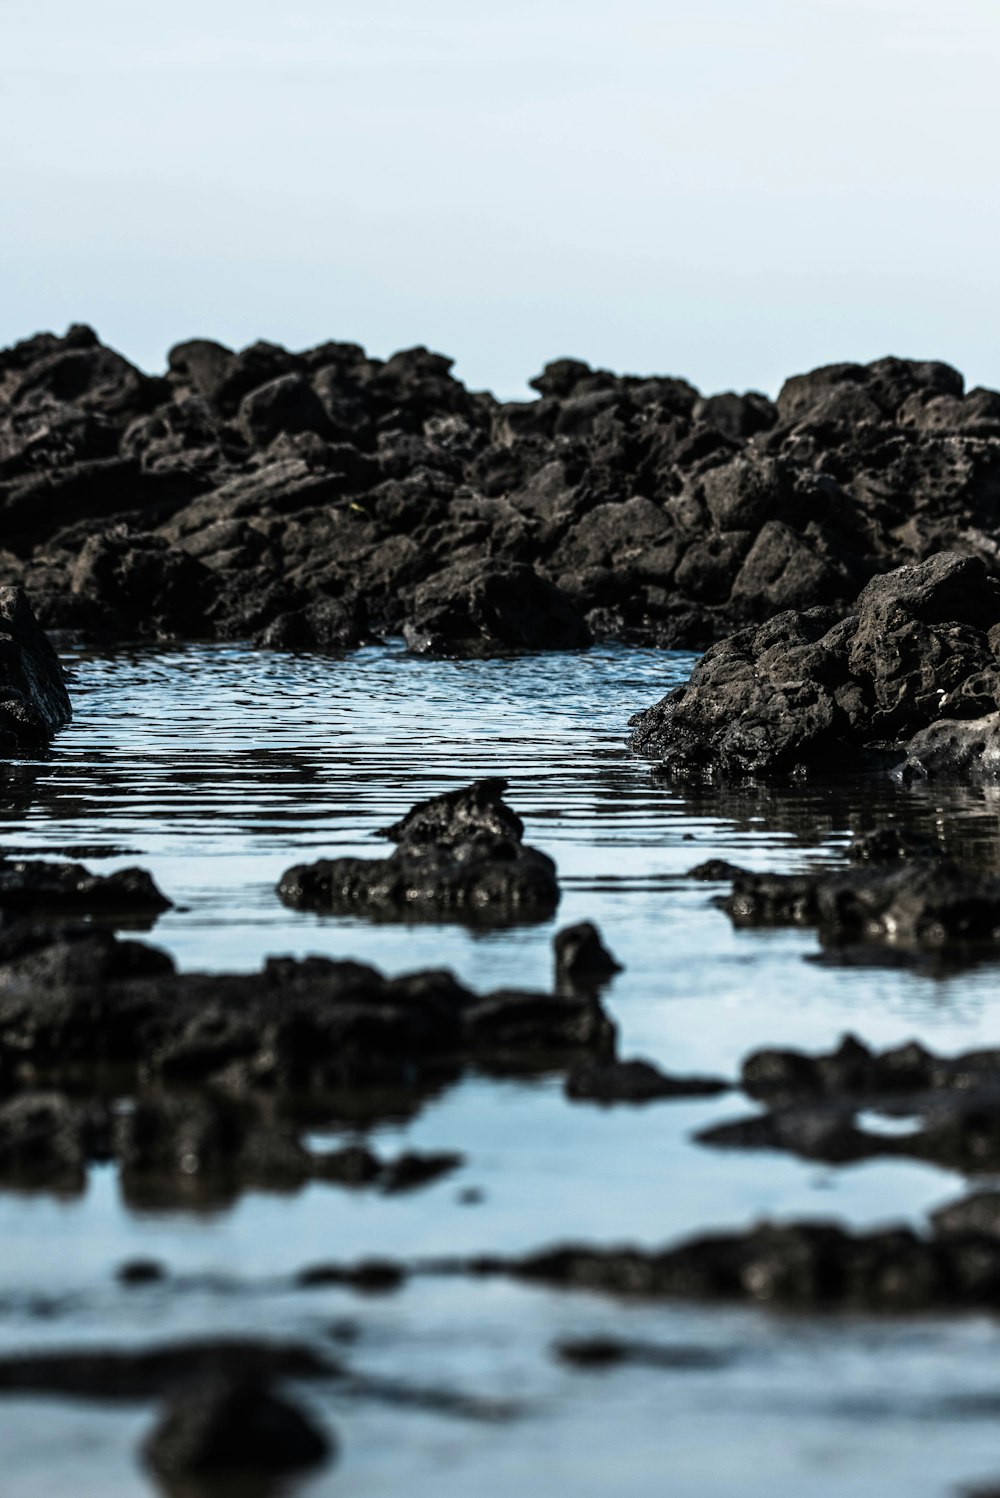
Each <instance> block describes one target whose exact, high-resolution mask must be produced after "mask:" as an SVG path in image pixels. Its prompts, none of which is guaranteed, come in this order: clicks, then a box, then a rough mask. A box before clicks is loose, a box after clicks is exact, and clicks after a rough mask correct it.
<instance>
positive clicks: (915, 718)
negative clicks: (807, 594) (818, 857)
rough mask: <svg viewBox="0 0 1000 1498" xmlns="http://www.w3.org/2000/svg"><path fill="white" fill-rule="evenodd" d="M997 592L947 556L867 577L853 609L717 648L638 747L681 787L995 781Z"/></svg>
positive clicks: (652, 713)
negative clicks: (830, 776) (896, 769)
mask: <svg viewBox="0 0 1000 1498" xmlns="http://www.w3.org/2000/svg"><path fill="white" fill-rule="evenodd" d="M997 624H1000V584H998V583H997V582H996V581H995V580H994V579H993V578H992V577H990V576H989V575H988V573H987V570H986V567H985V565H984V564H983V563H982V562H981V561H980V560H978V559H977V558H973V557H968V556H958V555H955V554H953V553H941V554H939V555H937V556H934V557H931V558H929V559H928V560H927V561H925V562H922V563H920V564H919V565H918V566H907V567H900V568H897V569H896V570H895V571H894V572H890V573H887V574H884V575H882V576H879V577H876V578H873V579H872V581H871V582H870V583H869V584H868V585H867V587H866V588H864V589H863V591H862V592H861V594H860V595H859V597H858V599H857V602H856V604H855V608H854V612H853V613H852V614H850V615H849V616H848V617H846V618H838V617H837V616H836V615H835V614H834V613H831V611H830V610H829V609H827V608H820V607H814V608H809V609H806V610H805V611H804V612H798V613H796V612H792V611H789V612H785V613H781V614H778V615H776V617H774V618H773V619H771V620H770V621H769V623H767V624H765V625H763V626H761V627H759V628H753V627H751V628H747V629H744V630H741V631H739V632H738V633H737V634H735V635H732V636H730V638H729V639H728V640H725V641H723V642H721V643H720V644H718V645H715V646H713V647H712V648H711V649H710V650H709V651H708V652H707V653H706V654H705V655H704V656H703V657H702V659H701V660H700V661H699V663H698V665H697V666H696V667H695V669H694V671H693V673H692V675H691V678H690V681H689V682H688V683H687V685H685V686H681V687H677V688H675V689H674V691H672V692H671V693H670V694H669V695H668V696H667V697H665V698H663V699H662V700H661V701H660V702H659V703H657V704H656V705H655V706H654V707H651V708H648V709H647V710H646V711H644V712H641V713H639V714H637V715H636V716H635V717H633V718H632V719H631V723H632V726H633V727H634V730H635V731H634V734H633V737H632V744H633V747H634V748H635V749H636V750H637V751H639V752H641V753H643V754H647V755H650V756H657V757H659V758H660V759H661V761H662V769H663V771H664V773H666V774H667V775H669V776H671V777H677V778H680V779H685V778H695V779H699V778H701V779H712V778H737V779H739V778H741V777H747V776H750V777H752V776H757V775H774V774H792V773H801V772H802V771H805V770H810V769H812V770H817V769H819V770H824V771H825V772H827V773H839V772H841V771H843V770H845V769H857V768H858V767H861V766H864V765H865V764H866V763H868V764H870V765H879V764H881V765H890V764H893V763H896V764H899V763H900V762H901V761H903V760H904V759H906V761H907V764H906V773H907V774H908V775H910V776H915V775H922V776H927V777H938V778H955V777H956V776H958V775H961V776H963V777H968V776H970V775H971V776H977V777H979V778H990V777H992V776H994V775H996V774H997V773H998V766H1000V759H998V758H997V755H996V752H995V749H994V747H993V738H992V735H993V731H994V729H993V724H994V718H995V716H996V710H997V696H996V693H997V691H998V690H1000V667H998V662H997V657H996V656H995V654H994V650H993V643H992V641H993V639H994V638H998V639H1000V634H998V632H997V631H996V630H995V628H994V627H995V626H996V625H997Z"/></svg>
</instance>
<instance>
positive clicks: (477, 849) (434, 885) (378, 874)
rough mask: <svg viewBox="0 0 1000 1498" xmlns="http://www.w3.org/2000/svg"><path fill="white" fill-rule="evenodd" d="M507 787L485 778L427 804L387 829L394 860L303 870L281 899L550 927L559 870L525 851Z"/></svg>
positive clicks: (291, 875)
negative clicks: (547, 923)
mask: <svg viewBox="0 0 1000 1498" xmlns="http://www.w3.org/2000/svg"><path fill="white" fill-rule="evenodd" d="M506 785H507V782H506V781H504V780H477V781H475V782H473V784H472V785H470V786H465V787H463V788H462V789H460V790H456V791H448V792H446V793H445V794H444V795H442V796H436V797H434V798H433V799H432V800H429V801H423V802H420V803H419V804H418V805H417V806H415V807H414V808H413V809H412V810H411V811H410V812H409V813H408V814H407V815H406V816H405V817H403V818H402V820H401V821H399V822H397V823H395V824H394V825H393V826H392V827H388V828H386V829H385V831H384V834H383V835H384V836H385V837H387V838H389V839H390V840H391V841H393V842H395V844H396V848H395V850H394V851H393V853H392V854H391V855H390V857H389V858H378V859H371V858H334V859H328V858H324V859H320V860H319V861H318V862H316V863H311V864H297V865H295V866H294V867H293V868H290V869H288V870H287V871H286V872H285V874H283V875H282V878H281V881H280V883H279V885H278V894H279V895H280V897H281V899H282V900H283V901H284V903H285V904H286V905H290V906H292V907H293V908H294V909H296V910H315V911H323V912H327V913H336V914H362V915H367V916H369V917H372V918H373V919H377V920H432V921H437V920H457V921H463V922H468V923H470V924H482V925H511V924H514V923H516V922H519V921H537V920H545V919H546V918H547V917H548V916H550V915H551V914H552V913H553V911H554V910H555V908H556V906H557V904H558V903H559V885H558V882H557V879H556V867H555V864H554V863H553V862H552V859H551V858H549V857H548V855H547V854H545V853H541V852H540V851H539V850H538V849H537V848H531V847H528V846H526V845H525V843H524V841H523V838H524V824H523V822H522V821H521V819H520V817H518V816H517V815H516V813H515V812H513V811H512V810H511V808H510V807H509V806H508V805H507V804H506V802H505V801H504V800H503V792H504V790H505V789H506Z"/></svg>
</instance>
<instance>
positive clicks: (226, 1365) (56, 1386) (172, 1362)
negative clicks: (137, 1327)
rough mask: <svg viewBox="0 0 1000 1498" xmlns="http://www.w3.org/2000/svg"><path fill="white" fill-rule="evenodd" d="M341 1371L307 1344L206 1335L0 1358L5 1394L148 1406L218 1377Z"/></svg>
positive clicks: (322, 1374)
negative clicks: (180, 1388)
mask: <svg viewBox="0 0 1000 1498" xmlns="http://www.w3.org/2000/svg"><path fill="white" fill-rule="evenodd" d="M340 1373H341V1368H340V1365H339V1363H337V1362H335V1361H333V1360H332V1359H329V1358H327V1357H324V1356H322V1355H321V1354H319V1353H318V1352H315V1351H314V1350H313V1349H312V1348H311V1347H307V1346H306V1345H305V1344H304V1343H296V1342H268V1341H265V1340H262V1339H259V1338H254V1337H204V1338H193V1339H190V1340H182V1341H176V1342H166V1343H161V1344H157V1345H154V1346H152V1347H139V1348H129V1349H124V1348H105V1347H88V1348H80V1349H75V1350H74V1349H64V1348H56V1349H54V1350H51V1349H50V1350H46V1351H44V1352H27V1353H8V1354H7V1355H5V1356H3V1357H0V1394H26V1393H31V1394H60V1395H69V1396H71V1397H72V1398H76V1399H106V1400H118V1399H120V1400H127V1401H133V1400H140V1401H143V1400H147V1399H156V1398H159V1397H161V1396H162V1395H164V1394H169V1393H170V1392H171V1390H173V1389H175V1388H177V1387H178V1386H183V1385H186V1384H189V1383H190V1382H191V1381H193V1380H198V1379H202V1378H209V1377H212V1376H218V1377H223V1378H227V1379H238V1378H243V1377H246V1378H259V1379H267V1378H296V1379H313V1378H335V1377H338V1376H339V1375H340Z"/></svg>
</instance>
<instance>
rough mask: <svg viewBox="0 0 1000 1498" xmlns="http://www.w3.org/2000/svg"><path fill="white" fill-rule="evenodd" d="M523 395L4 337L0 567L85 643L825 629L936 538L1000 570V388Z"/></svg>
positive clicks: (580, 385) (518, 645)
mask: <svg viewBox="0 0 1000 1498" xmlns="http://www.w3.org/2000/svg"><path fill="white" fill-rule="evenodd" d="M532 384H533V386H534V389H535V390H536V391H537V394H538V398H537V399H534V400H530V401H524V402H505V403H500V402H497V401H496V400H495V399H494V398H493V397H492V396H489V395H485V394H481V393H475V392H471V391H469V390H467V389H466V388H465V387H464V386H463V385H462V384H461V383H460V382H459V381H458V380H456V379H455V377H454V375H453V374H452V371H451V363H450V361H449V360H448V359H446V358H443V357H442V356H441V355H439V354H435V353H432V352H430V351H429V350H427V349H424V348H415V349H407V350H404V351H402V352H400V353H397V354H395V355H393V356H392V358H390V359H388V360H384V361H383V360H380V359H374V358H370V357H369V356H368V355H367V354H366V353H365V351H364V350H363V349H362V348H360V347H358V346H357V345H356V344H350V343H334V342H330V343H323V344H320V345H319V346H317V347H315V348H311V349H305V350H302V351H299V352H294V351H291V350H288V349H284V348H280V347H278V346H277V345H275V344H272V343H267V342H258V343H255V344H252V345H251V346H250V347H248V348H245V349H242V350H234V349H229V348H226V347H224V346H223V345H221V344H219V343H215V342H212V341H211V340H208V339H191V340H188V341H186V342H183V343H180V344H178V345H176V346H175V347H174V348H173V349H171V350H170V352H169V354H168V356H167V369H166V373H165V376H164V377H162V378H159V377H157V378H153V377H150V376H148V375H145V374H143V373H142V372H141V371H139V370H138V369H136V368H134V366H132V365H131V364H129V362H128V361H127V360H126V359H124V358H123V357H122V356H121V355H120V354H117V353H115V352H114V351H113V350H111V349H108V348H105V347H104V346H103V345H102V344H101V343H100V342H99V340H98V339H97V336H96V334H95V333H94V332H93V331H92V330H91V329H90V328H87V327H83V326H75V327H72V328H70V329H69V330H68V332H67V333H66V334H65V335H63V336H62V337H57V336H55V335H53V334H51V333H44V334H40V335H38V336H37V337H34V338H29V339H27V340H25V341H24V342H22V343H20V344H17V345H15V346H14V347H12V348H9V349H5V350H2V351H0V516H2V518H3V521H4V537H5V545H6V546H7V547H8V548H10V549H9V551H7V552H5V553H3V554H2V556H0V581H8V582H16V583H22V584H24V585H25V586H27V587H28V589H29V591H30V593H31V596H32V598H33V599H35V600H37V607H38V608H39V611H40V613H39V617H40V618H41V620H42V622H43V624H44V625H45V626H46V627H50V626H58V627H60V628H65V629H71V630H82V631H84V632H88V633H90V634H91V635H92V636H95V637H101V636H102V635H103V636H105V637H109V636H110V637H113V638H124V637H126V636H128V637H131V636H139V637H145V638H156V637H158V636H162V635H171V634H173V635H180V636H183V637H185V638H199V637H203V636H204V637H210V638H222V639H227V638H230V639H231V638H235V637H250V638H254V639H257V640H260V641H263V642H266V643H268V644H271V645H276V646H282V647H287V648H292V649H300V648H302V649H313V648H319V649H343V648H350V647H351V646H352V645H355V644H358V643H360V642H361V641H362V640H364V639H367V638H370V635H371V634H372V633H375V634H385V633H393V634H398V633H403V632H404V631H405V632H406V634H407V638H408V639H409V640H410V641H411V643H412V645H413V647H414V648H416V649H420V650H434V651H438V652H444V653H447V654H454V655H460V654H464V653H471V654H474V655H482V654H488V653H491V652H499V653H505V652H510V651H513V650H523V649H539V648H541V649H553V648H577V647H578V646H580V645H581V644H584V643H585V642H586V640H587V639H588V638H589V637H590V636H595V637H598V638H614V639H620V640H626V641H638V642H643V643H653V644H659V645H668V646H687V647H694V646H698V647H702V646H704V645H705V644H707V643H709V642H710V641H711V640H713V639H718V638H721V637H723V636H724V635H726V634H727V633H729V632H730V631H731V630H732V629H733V628H734V627H737V626H739V625H741V624H747V623H753V622H758V623H759V622H761V621H763V620H765V619H767V618H768V617H769V616H770V615H772V614H774V613H776V612H781V611H783V610H788V609H799V610H801V609H808V608H810V607H811V606H812V605H817V604H818V605H823V606H829V607H830V608H831V609H832V610H833V611H834V614H835V615H838V616H839V615H842V614H844V613H845V612H847V611H848V609H849V608H850V605H851V602H852V600H853V599H854V597H855V596H856V594H857V592H858V590H859V588H860V587H862V586H863V585H864V584H865V583H866V582H867V581H868V580H869V578H871V577H872V576H873V575H874V574H875V573H878V572H880V571H884V570H885V569H886V568H887V567H889V566H893V565H896V564H898V563H900V562H907V563H916V562H921V561H923V560H925V559H926V558H927V557H929V556H931V555H932V554H933V553H935V552H938V551H941V550H944V549H953V550H956V551H959V552H962V553H963V554H967V555H971V556H979V557H981V558H982V559H983V560H984V562H985V563H986V564H987V566H988V567H989V568H990V570H991V571H994V572H996V571H997V562H996V557H997V555H998V552H997V541H998V533H1000V525H998V521H997V515H998V504H997V500H998V496H1000V396H998V395H997V394H996V393H994V392H991V391H985V390H976V391H972V392H970V393H968V394H965V393H964V387H963V381H962V378H961V376H960V375H959V374H958V373H957V372H956V371H955V370H953V369H950V368H949V367H948V366H947V365H943V364H936V363H932V362H928V361H916V360H903V359H880V360H878V361H877V362H875V363H873V364H869V365H864V366H862V365H854V364H840V365H834V366H831V367H829V368H826V369H819V370H814V371H812V372H811V373H809V374H805V375H797V376H794V377H793V378H792V379H790V380H789V381H788V382H787V383H786V385H785V387H784V388H783V390H782V391H781V393H780V395H779V397H778V400H777V401H776V402H774V401H771V400H769V399H767V398H766V397H765V396H762V395H758V394H756V393H753V392H751V393H746V394H739V393H736V392H725V393H722V394H718V395H712V396H708V397H705V396H702V395H701V394H699V392H698V391H697V390H695V389H694V388H693V387H692V386H691V385H689V384H688V383H686V382H685V381H684V380H681V379H676V378H666V377H661V376H652V377H637V376H620V375H615V374H613V373H611V372H610V371H608V370H602V369H593V368H591V367H590V366H589V365H587V364H586V363H584V362H582V361H580V360H577V359H558V360H556V361H555V362H553V363H551V364H549V365H547V366H546V368H545V369H544V370H543V371H542V373H541V374H540V375H538V376H537V377H536V379H535V380H533V381H532ZM140 580H141V586H140ZM182 584H185V585H184V586H182ZM147 590H148V592H147ZM331 608H332V610H333V613H334V614H335V616H336V620H337V623H336V627H330V626H329V624H328V623H326V622H324V621H325V619H326V615H327V611H328V610H329V609H331ZM314 616H315V617H316V618H317V620H318V621H319V622H318V623H317V624H316V625H314V624H313V623H312V622H311V621H312V619H313V617H314ZM289 621H292V622H289Z"/></svg>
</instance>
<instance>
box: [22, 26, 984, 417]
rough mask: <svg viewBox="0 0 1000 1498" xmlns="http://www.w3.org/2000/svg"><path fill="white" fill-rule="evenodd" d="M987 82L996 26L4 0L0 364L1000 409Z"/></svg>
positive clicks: (503, 390) (504, 390) (505, 391)
mask: <svg viewBox="0 0 1000 1498" xmlns="http://www.w3.org/2000/svg"><path fill="white" fill-rule="evenodd" d="M998 67H1000V4H997V0H951V3H950V5H949V7H948V8H947V10H946V8H945V6H944V5H942V4H941V0H864V3H862V0H743V3H740V0H699V3H693V0H692V3H687V0H617V3H615V4H612V3H608V0H574V3H572V4H570V3H562V4H560V3H556V0H506V3H503V4H501V5H497V4H495V3H490V4H489V5H486V4H481V3H479V0H464V3H459V0H423V3H420V0H346V3H345V0H284V3H280V0H238V3H237V0H167V3H164V4H162V5H158V4H151V3H148V0H90V3H89V4H87V5H83V4H81V3H80V0H0V141H2V147H0V213H2V220H3V221H2V224H0V257H2V258H0V264H2V271H3V274H2V276H0V343H7V342H10V341H12V340H13V339H15V338H17V337H21V336H24V335H25V334H28V333H31V332H33V331H35V330H36V329H37V328H40V327H55V328H57V329H61V328H62V327H63V326H64V325H65V324H66V323H68V322H70V321H73V320H84V321H88V322H91V323H93V324H94V325H95V326H96V327H97V328H98V331H99V332H100V333H101V334H102V336H103V337H104V338H105V339H106V340H108V341H109V342H111V343H113V344H115V345H116V346H117V347H119V348H121V349H122V350H123V352H125V353H127V354H129V355H130V356H131V357H133V358H135V359H136V360H137V361H139V362H140V363H142V364H144V365H146V366H147V367H150V368H158V367H161V366H162V362H163V355H164V352H165V350H166V348H167V346H168V345H169V344H170V343H172V342H175V341H177V340H178V339H180V338H184V337H190V336H193V335H195V334H201V335H207V336H212V337H216V338H220V339H222V340H223V341H225V342H230V343H237V344H238V343H243V342H248V341H250V340H251V339H253V338H256V337H268V338H273V339H276V340H278V341H280V342H283V343H287V344H289V345H290V346H301V345H305V344H309V343H315V342H319V341H321V340H323V339H326V338H347V339H352V340H355V341H358V342H361V343H364V344H365V345H366V346H367V347H369V348H370V349H371V350H372V351H373V352H375V353H378V354H387V353H389V352H391V351H392V350H393V349H394V348H398V347H403V346H406V345H408V344H412V343H427V344H429V345H430V346H431V347H434V348H438V349H440V350H441V351H443V352H446V353H448V354H451V355H452V356H453V357H454V358H455V359H456V361H457V368H458V372H459V373H460V374H461V375H462V376H463V377H464V378H466V379H467V380H468V381H470V383H472V384H474V385H476V386H483V387H490V388H493V389H496V390H497V391H499V392H500V393H502V394H512V393H518V392H519V390H520V388H521V382H522V381H523V379H524V378H526V377H527V376H528V375H530V374H533V373H535V372H536V371H537V370H538V368H539V367H540V366H541V364H542V363H543V362H544V361H545V360H546V359H550V358H555V357H557V356H559V355H562V354H573V355H576V356H578V357H582V358H586V359H589V360H591V361H592V362H595V363H602V364H607V365H610V366H611V367H614V368H618V369H627V370H634V371H640V372H642V371H648V370H655V371H659V372H673V373H678V374H683V375H686V376H687V377H689V378H690V379H692V380H694V381H695V383H697V384H698V385H700V386H701V387H702V388H704V389H706V390H714V389H720V388H728V387H733V386H735V387H737V388H745V387H747V386H756V387H758V388H763V389H771V390H773V389H774V388H775V387H776V385H777V384H778V383H779V382H780V380H781V378H782V377H783V376H784V375H786V374H789V373H792V372H794V371H796V370H801V369H803V368H808V367H810V366H812V365H814V364H817V363H824V362H828V361H830V360H833V359H843V358H855V359H869V358H874V357H877V356H878V355H880V354H883V353H888V352H893V353H898V354H904V355H914V356H918V357H938V358H944V359H948V360H950V361H951V362H953V363H955V364H957V365H958V366H959V367H960V368H961V369H963V371H964V372H965V373H966V375H967V377H968V378H969V381H970V383H973V384H974V383H984V384H992V385H995V386H997V385H1000V339H998V337H997V331H996V317H995V310H994V309H995V305H996V296H995V287H996V284H997V280H998V275H1000V202H998V183H1000V171H998V168H1000V89H998V87H997V83H996V75H997V70H998Z"/></svg>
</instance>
